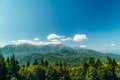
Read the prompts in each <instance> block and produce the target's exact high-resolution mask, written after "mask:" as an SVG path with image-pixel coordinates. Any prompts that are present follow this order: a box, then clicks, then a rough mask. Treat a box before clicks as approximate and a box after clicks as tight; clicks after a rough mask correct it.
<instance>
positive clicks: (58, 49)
mask: <svg viewBox="0 0 120 80" xmlns="http://www.w3.org/2000/svg"><path fill="white" fill-rule="evenodd" d="M1 51H2V53H3V55H8V56H9V55H11V54H13V53H14V54H15V55H16V59H17V60H18V61H19V62H20V63H21V64H25V63H26V62H27V61H28V60H29V61H30V62H31V63H32V62H33V61H34V60H35V59H37V60H38V62H40V60H41V59H43V58H46V59H47V60H48V61H49V62H50V63H51V64H54V62H55V61H58V60H61V61H67V62H68V65H70V66H71V65H78V64H82V63H83V62H84V61H88V60H89V58H90V57H95V59H97V58H100V59H101V60H102V62H105V60H106V57H107V56H110V57H112V58H116V60H117V61H120V56H119V55H115V54H103V53H101V52H98V51H95V50H91V49H83V48H79V47H70V46H66V45H64V44H49V45H39V46H38V45H31V44H19V45H7V46H5V47H3V48H1Z"/></svg>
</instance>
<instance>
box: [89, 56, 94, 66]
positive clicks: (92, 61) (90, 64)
mask: <svg viewBox="0 0 120 80" xmlns="http://www.w3.org/2000/svg"><path fill="white" fill-rule="evenodd" d="M89 66H92V67H94V66H95V60H94V57H90V60H89Z"/></svg>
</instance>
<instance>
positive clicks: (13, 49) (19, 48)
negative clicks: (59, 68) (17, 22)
mask: <svg viewBox="0 0 120 80" xmlns="http://www.w3.org/2000/svg"><path fill="white" fill-rule="evenodd" d="M1 51H2V53H3V54H4V55H10V54H13V53H14V54H31V53H41V54H46V53H81V54H82V53H85V54H91V55H101V54H102V53H100V52H98V51H94V50H90V49H83V48H79V47H69V46H66V45H64V44H49V45H39V46H38V45H32V44H19V45H7V46H5V47H3V48H1Z"/></svg>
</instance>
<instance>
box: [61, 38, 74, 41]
mask: <svg viewBox="0 0 120 80" xmlns="http://www.w3.org/2000/svg"><path fill="white" fill-rule="evenodd" d="M69 40H72V38H70V37H68V38H64V39H61V41H69Z"/></svg>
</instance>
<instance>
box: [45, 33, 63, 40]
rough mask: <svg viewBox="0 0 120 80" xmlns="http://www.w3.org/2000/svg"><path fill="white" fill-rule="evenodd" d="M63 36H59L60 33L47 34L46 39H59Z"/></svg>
mask: <svg viewBox="0 0 120 80" xmlns="http://www.w3.org/2000/svg"><path fill="white" fill-rule="evenodd" d="M64 37H65V36H60V35H56V34H50V35H48V36H47V39H48V40H49V41H50V40H52V39H61V38H64Z"/></svg>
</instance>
